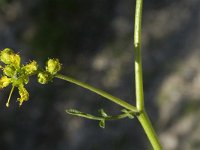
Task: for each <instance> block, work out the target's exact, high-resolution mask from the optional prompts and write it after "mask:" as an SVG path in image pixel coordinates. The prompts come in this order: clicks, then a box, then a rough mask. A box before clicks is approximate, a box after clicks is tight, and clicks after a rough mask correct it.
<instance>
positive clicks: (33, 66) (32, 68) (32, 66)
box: [23, 61, 38, 75]
mask: <svg viewBox="0 0 200 150" xmlns="http://www.w3.org/2000/svg"><path fill="white" fill-rule="evenodd" d="M23 69H24V70H25V74H26V75H32V74H34V73H35V72H36V71H37V69H38V65H37V62H36V61H32V62H30V63H29V64H27V65H25V66H24V67H23Z"/></svg>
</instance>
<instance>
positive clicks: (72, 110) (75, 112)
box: [66, 109, 82, 115]
mask: <svg viewBox="0 0 200 150" xmlns="http://www.w3.org/2000/svg"><path fill="white" fill-rule="evenodd" d="M66 112H67V113H68V114H73V115H76V114H81V113H82V112H80V111H78V110H76V109H67V110H66Z"/></svg>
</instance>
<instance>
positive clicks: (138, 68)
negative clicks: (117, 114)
mask: <svg viewBox="0 0 200 150" xmlns="http://www.w3.org/2000/svg"><path fill="white" fill-rule="evenodd" d="M142 5H143V0H136V9H135V27H134V54H135V87H136V107H137V109H138V111H139V115H138V116H137V118H138V120H139V122H140V124H141V125H142V127H143V129H144V131H145V133H146V135H147V137H148V139H149V141H150V142H151V145H152V147H153V148H154V150H162V147H161V144H160V142H159V140H158V137H157V135H156V133H155V131H154V129H153V127H152V124H151V121H150V120H149V117H148V115H147V114H146V112H145V106H144V92H143V79H142V57H141V30H142V29H141V22H142Z"/></svg>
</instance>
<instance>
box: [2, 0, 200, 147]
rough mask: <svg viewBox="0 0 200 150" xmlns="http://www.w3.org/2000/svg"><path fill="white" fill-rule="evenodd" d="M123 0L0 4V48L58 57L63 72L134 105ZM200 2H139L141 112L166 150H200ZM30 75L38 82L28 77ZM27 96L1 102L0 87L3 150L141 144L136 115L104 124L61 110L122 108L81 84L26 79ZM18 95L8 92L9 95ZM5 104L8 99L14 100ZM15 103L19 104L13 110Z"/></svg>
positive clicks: (127, 10) (129, 17)
mask: <svg viewBox="0 0 200 150" xmlns="http://www.w3.org/2000/svg"><path fill="white" fill-rule="evenodd" d="M134 3H135V1H130V0H124V1H119V0H109V1H108V0H84V1H82V0H56V1H54V0H26V1H25V0H4V1H0V48H1V49H3V48H5V47H11V48H13V49H15V50H16V51H19V53H20V55H21V56H23V57H24V59H23V60H25V62H28V61H29V59H35V60H37V61H39V63H44V61H46V59H47V58H48V57H57V58H60V60H61V63H62V64H63V73H65V74H70V75H73V76H74V77H76V78H78V79H80V80H82V81H85V82H89V83H91V84H92V85H94V86H97V87H100V88H103V89H105V90H106V91H108V92H111V93H113V94H114V95H116V96H119V97H122V98H123V99H127V101H129V102H133V103H134V87H133V81H134V77H133V54H132V53H133V46H132V43H133V16H134V6H135V4H134ZM199 8H200V1H199V0H182V1H178V0H173V1H172V0H149V1H144V12H143V15H144V17H143V35H142V39H143V42H142V44H143V46H142V47H143V48H142V49H143V60H144V62H143V65H144V83H145V99H146V108H147V111H148V113H149V114H150V117H151V119H152V120H153V122H154V125H155V126H156V129H157V131H158V133H159V137H160V138H161V140H162V143H163V145H164V148H165V149H168V150H177V149H181V150H188V149H192V150H198V149H199V148H200V146H199V143H200V139H199V133H200V125H199V124H200V122H199V119H198V118H199V117H198V116H199V114H200V112H199V104H200V95H199V89H200V87H199V85H200V69H199V64H200V62H199V60H200V53H199V47H200V44H199V40H198V39H200V37H199V36H200V29H199V25H200V22H199V18H200V16H199V15H200V12H199V11H200V9H199ZM34 80H35V81H34ZM31 82H32V83H31V86H30V85H29V86H28V87H27V90H28V91H30V95H31V97H30V99H31V101H29V102H27V103H26V104H25V105H23V106H22V107H21V108H20V109H19V108H18V107H17V105H11V106H10V107H9V109H6V108H5V101H6V99H7V96H8V93H7V92H9V91H7V92H6V91H3V92H1V93H0V97H1V101H0V108H1V109H0V147H1V149H6V150H18V149H19V150H27V149H28V150H35V149H37V150H40V149H41V150H44V149H49V150H64V149H68V150H82V149H86V150H94V149H95V150H101V149H106V150H121V149H126V150H129V149H130V150H132V149H147V148H148V144H149V143H148V141H147V140H146V136H145V135H144V132H143V131H142V129H141V128H140V126H139V125H138V122H137V121H135V120H133V121H132V120H122V121H117V122H111V123H107V124H106V129H104V130H102V129H100V128H99V127H98V126H97V125H96V123H94V122H92V121H87V120H84V119H80V118H76V117H72V116H68V115H67V114H66V113H65V109H66V108H79V110H82V111H86V112H91V113H94V112H96V111H94V110H96V109H99V108H102V107H103V108H104V109H105V110H106V112H108V113H112V114H113V113H116V114H117V113H118V112H119V111H120V110H121V109H120V108H119V107H117V106H116V105H113V104H111V103H107V102H106V101H105V100H104V99H102V98H100V97H98V96H96V95H94V94H91V93H90V92H87V91H85V90H83V89H81V88H78V87H75V86H72V85H69V84H67V83H63V82H61V81H59V80H55V81H54V82H53V83H50V84H48V85H39V84H37V83H36V79H33V80H31ZM14 97H17V94H16V95H15V91H14V95H13V99H16V98H14ZM11 103H15V102H14V101H12V102H11ZM15 107H16V108H15Z"/></svg>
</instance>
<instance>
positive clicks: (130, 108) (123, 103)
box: [55, 74, 138, 112]
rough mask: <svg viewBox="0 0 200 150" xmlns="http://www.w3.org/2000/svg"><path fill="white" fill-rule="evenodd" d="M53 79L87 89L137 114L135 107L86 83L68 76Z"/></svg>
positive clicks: (58, 75)
mask: <svg viewBox="0 0 200 150" xmlns="http://www.w3.org/2000/svg"><path fill="white" fill-rule="evenodd" d="M55 77H56V78H59V79H62V80H65V81H68V82H70V83H73V84H76V85H78V86H81V87H83V88H85V89H88V90H90V91H92V92H94V93H96V94H98V95H100V96H102V97H104V98H106V99H108V100H110V101H112V102H114V103H116V104H118V105H120V106H122V107H124V108H126V109H128V110H131V111H133V112H138V111H137V108H136V107H135V106H133V105H130V104H129V103H127V102H125V101H124V100H121V99H119V98H117V97H115V96H112V95H111V94H108V93H106V92H104V91H102V90H100V89H97V88H95V87H93V86H91V85H88V84H86V83H83V82H81V81H78V80H76V79H73V78H71V77H69V76H65V75H61V74H57V75H56V76H55Z"/></svg>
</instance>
